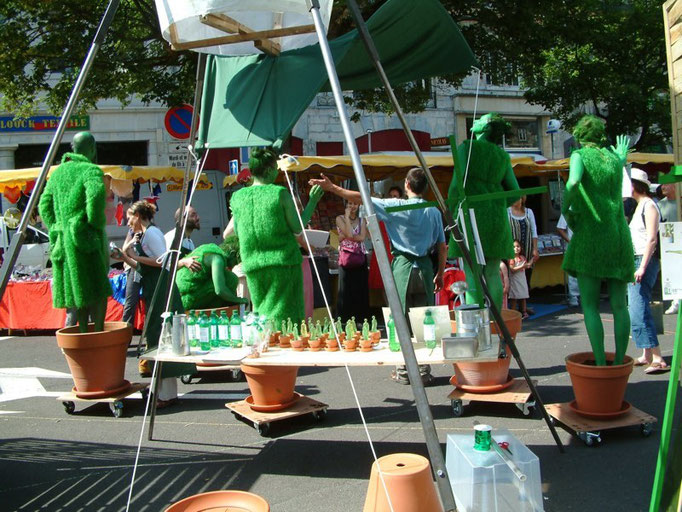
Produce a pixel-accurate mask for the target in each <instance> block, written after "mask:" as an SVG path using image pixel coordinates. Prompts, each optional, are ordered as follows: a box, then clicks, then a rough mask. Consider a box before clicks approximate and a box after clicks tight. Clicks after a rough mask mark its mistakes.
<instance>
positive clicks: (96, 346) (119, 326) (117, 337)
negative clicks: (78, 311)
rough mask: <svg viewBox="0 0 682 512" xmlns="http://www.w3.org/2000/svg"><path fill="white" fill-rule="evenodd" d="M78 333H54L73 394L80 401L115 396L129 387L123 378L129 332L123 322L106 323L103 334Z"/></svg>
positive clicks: (72, 329) (71, 330)
mask: <svg viewBox="0 0 682 512" xmlns="http://www.w3.org/2000/svg"><path fill="white" fill-rule="evenodd" d="M88 328H89V330H90V332H84V333H81V332H79V330H78V326H74V327H64V328H63V329H59V330H58V331H57V344H58V345H59V347H60V348H61V349H62V353H63V354H64V357H66V362H67V363H68V364H69V369H70V370H71V376H72V377H73V383H74V385H75V388H74V391H75V392H76V395H77V396H78V397H80V398H103V397H107V396H113V395H117V394H119V393H121V392H123V391H125V390H126V389H128V388H129V387H130V382H128V381H127V380H125V379H124V378H123V376H124V374H125V366H126V353H127V351H128V344H129V343H130V339H131V338H132V336H133V329H132V326H130V325H129V324H128V323H126V322H106V323H105V324H104V330H103V331H101V332H93V331H92V329H93V328H94V324H90V325H89V326H88Z"/></svg>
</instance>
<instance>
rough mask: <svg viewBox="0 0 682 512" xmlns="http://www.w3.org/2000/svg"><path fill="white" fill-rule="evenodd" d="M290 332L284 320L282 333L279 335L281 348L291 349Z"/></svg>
mask: <svg viewBox="0 0 682 512" xmlns="http://www.w3.org/2000/svg"><path fill="white" fill-rule="evenodd" d="M289 332H290V331H288V330H287V323H286V322H285V321H284V320H282V331H281V333H280V335H279V347H280V348H289V347H291V337H290V336H289Z"/></svg>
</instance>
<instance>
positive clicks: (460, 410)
mask: <svg viewBox="0 0 682 512" xmlns="http://www.w3.org/2000/svg"><path fill="white" fill-rule="evenodd" d="M450 405H451V406H452V414H454V416H455V418H459V417H460V416H462V414H464V406H463V405H462V401H461V400H459V399H457V400H450Z"/></svg>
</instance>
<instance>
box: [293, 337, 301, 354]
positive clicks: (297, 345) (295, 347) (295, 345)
mask: <svg viewBox="0 0 682 512" xmlns="http://www.w3.org/2000/svg"><path fill="white" fill-rule="evenodd" d="M291 348H292V349H293V350H295V351H296V352H303V340H302V339H301V338H299V339H297V340H291Z"/></svg>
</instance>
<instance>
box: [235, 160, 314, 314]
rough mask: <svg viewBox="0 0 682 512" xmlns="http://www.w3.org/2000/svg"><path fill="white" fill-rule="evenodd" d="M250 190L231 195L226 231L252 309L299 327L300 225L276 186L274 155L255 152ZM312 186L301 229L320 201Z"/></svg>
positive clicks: (290, 203) (291, 204)
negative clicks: (235, 242)
mask: <svg viewBox="0 0 682 512" xmlns="http://www.w3.org/2000/svg"><path fill="white" fill-rule="evenodd" d="M249 169H250V170H251V174H252V176H253V178H254V182H253V185H251V186H249V187H244V188H242V189H240V190H238V191H237V192H235V193H234V195H233V196H232V200H231V201H230V208H231V209H232V219H231V221H230V225H228V227H227V229H226V230H225V233H226V236H227V235H228V234H230V233H231V232H234V233H235V234H236V235H237V236H238V237H239V251H240V254H241V258H242V268H243V269H244V273H245V274H246V282H247V284H248V287H249V292H250V294H251V301H252V302H253V309H254V310H255V311H258V313H260V314H261V315H265V316H266V317H267V318H268V319H270V320H272V321H273V322H275V325H279V324H280V323H281V322H282V320H285V321H286V320H287V319H288V318H291V321H292V322H295V323H298V322H300V321H301V320H302V319H303V318H304V315H305V305H304V300H303V271H302V269H301V262H302V257H301V251H300V250H299V244H298V242H297V238H298V237H299V236H300V235H301V231H302V228H301V222H300V221H299V219H298V215H297V214H296V206H295V205H294V201H293V199H292V198H291V194H289V192H288V191H287V190H286V189H285V188H284V187H281V186H279V185H275V184H274V181H275V178H277V172H278V171H277V154H276V153H275V152H274V151H273V150H272V148H258V149H254V150H253V151H252V153H251V158H250V159H249ZM322 194H323V192H322V189H321V188H320V187H312V188H311V190H310V196H309V200H308V205H307V206H306V208H305V210H304V211H303V212H302V213H301V218H302V219H303V225H307V224H308V222H310V217H311V216H312V213H313V211H314V210H315V206H317V203H318V201H319V200H320V198H321V197H322Z"/></svg>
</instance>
